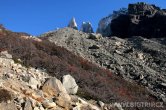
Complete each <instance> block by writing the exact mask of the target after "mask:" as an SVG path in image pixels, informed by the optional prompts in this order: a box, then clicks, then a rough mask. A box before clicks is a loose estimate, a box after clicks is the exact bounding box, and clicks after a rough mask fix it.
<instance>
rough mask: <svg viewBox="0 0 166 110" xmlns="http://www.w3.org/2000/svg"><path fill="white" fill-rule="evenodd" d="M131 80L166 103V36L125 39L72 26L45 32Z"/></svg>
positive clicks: (49, 38) (46, 37)
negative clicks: (103, 35) (82, 30)
mask: <svg viewBox="0 0 166 110" xmlns="http://www.w3.org/2000/svg"><path fill="white" fill-rule="evenodd" d="M41 38H42V39H48V40H49V41H50V42H54V43H55V44H56V45H59V46H62V47H65V48H67V49H68V50H70V51H72V52H74V53H75V54H76V55H79V56H81V57H83V58H85V59H88V60H89V61H91V62H94V63H96V64H98V65H99V66H101V67H105V68H108V69H109V70H111V71H112V72H113V73H115V74H117V75H119V76H122V77H123V78H125V79H126V80H128V81H136V82H138V83H139V84H141V85H144V86H145V87H147V88H148V89H149V90H150V91H151V92H152V94H153V95H154V96H156V97H157V98H158V99H161V100H162V101H164V102H166V92H165V91H166V43H165V41H166V39H165V38H152V39H146V38H143V37H139V36H135V37H131V38H126V39H121V38H118V37H111V38H106V37H105V38H103V37H102V36H101V35H100V34H97V35H95V34H86V33H83V32H80V31H77V30H74V29H71V28H64V29H60V30H57V31H55V32H49V33H46V34H43V35H41Z"/></svg>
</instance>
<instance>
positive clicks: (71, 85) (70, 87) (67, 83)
mask: <svg viewBox="0 0 166 110" xmlns="http://www.w3.org/2000/svg"><path fill="white" fill-rule="evenodd" d="M62 84H63V86H64V87H65V89H66V90H67V92H68V94H76V93H77V91H78V85H77V84H76V81H75V79H74V78H73V77H72V76H71V75H65V76H63V81H62Z"/></svg>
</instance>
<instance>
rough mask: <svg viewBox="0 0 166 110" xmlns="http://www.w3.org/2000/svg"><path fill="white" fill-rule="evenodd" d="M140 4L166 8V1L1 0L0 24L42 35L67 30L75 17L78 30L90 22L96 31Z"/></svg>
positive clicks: (10, 28) (17, 30)
mask: <svg viewBox="0 0 166 110" xmlns="http://www.w3.org/2000/svg"><path fill="white" fill-rule="evenodd" d="M141 1H143V2H146V3H150V4H155V5H156V6H159V7H161V8H166V0H0V24H3V25H4V26H5V27H6V28H7V29H9V30H12V31H15V32H26V33H29V34H31V35H40V34H42V33H45V32H48V31H51V30H55V29H56V28H63V27H66V26H67V25H68V23H69V21H70V19H71V18H72V17H75V18H76V22H77V24H78V28H80V26H81V24H82V22H84V21H85V22H86V21H89V22H91V24H92V26H93V28H94V30H96V28H97V26H98V23H99V20H100V19H101V18H103V17H106V16H107V15H109V14H111V13H112V12H113V11H114V10H118V9H120V8H122V7H124V8H127V6H128V4H129V3H136V2H141Z"/></svg>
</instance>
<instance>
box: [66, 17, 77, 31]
mask: <svg viewBox="0 0 166 110" xmlns="http://www.w3.org/2000/svg"><path fill="white" fill-rule="evenodd" d="M68 27H70V28H73V29H76V30H77V29H78V27H77V23H76V20H75V18H74V17H73V18H72V19H71V20H70V22H69V24H68Z"/></svg>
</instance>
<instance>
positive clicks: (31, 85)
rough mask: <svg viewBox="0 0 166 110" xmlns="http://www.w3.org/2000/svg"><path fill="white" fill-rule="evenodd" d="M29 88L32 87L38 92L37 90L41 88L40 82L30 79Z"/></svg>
mask: <svg viewBox="0 0 166 110" xmlns="http://www.w3.org/2000/svg"><path fill="white" fill-rule="evenodd" d="M29 86H30V87H31V88H32V89H35V90H37V88H38V87H39V86H40V83H39V81H37V80H36V79H35V78H33V77H30V79H29Z"/></svg>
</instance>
